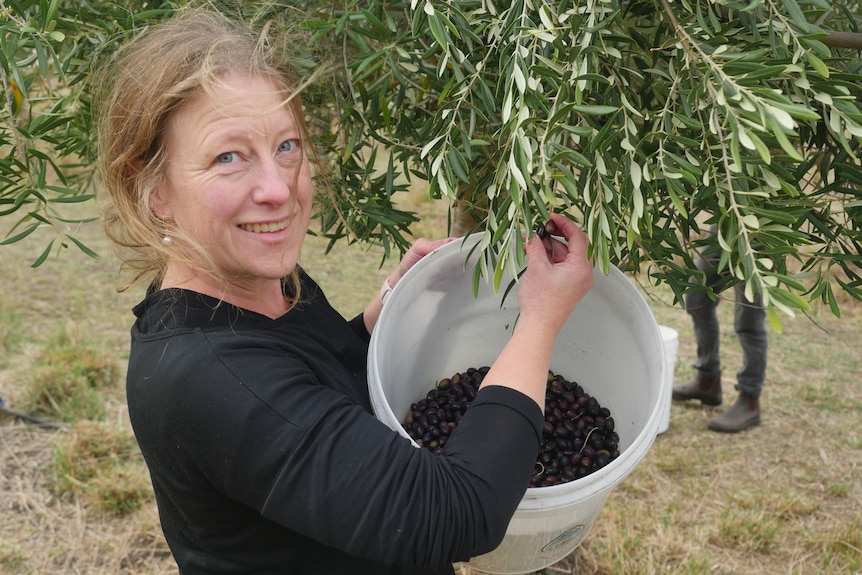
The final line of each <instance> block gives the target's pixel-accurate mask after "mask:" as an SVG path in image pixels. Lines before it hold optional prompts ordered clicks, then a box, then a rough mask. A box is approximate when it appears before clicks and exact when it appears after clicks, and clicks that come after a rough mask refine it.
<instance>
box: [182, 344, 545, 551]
mask: <svg viewBox="0 0 862 575" xmlns="http://www.w3.org/2000/svg"><path fill="white" fill-rule="evenodd" d="M254 364H255V365H256V366H258V368H260V366H267V365H272V366H275V365H277V366H278V367H277V369H273V370H271V371H270V372H269V373H268V374H267V375H266V376H265V377H263V379H262V380H261V379H260V377H261V376H262V375H264V374H266V371H267V370H266V369H263V370H262V371H261V370H260V369H258V370H257V373H256V374H255V377H256V378H258V379H256V380H255V384H254V386H249V385H244V384H242V382H243V381H248V380H247V379H246V378H245V377H244V376H243V375H240V374H236V373H231V374H230V376H228V374H225V373H222V374H221V376H217V377H220V378H221V379H223V380H230V381H233V382H234V383H233V384H232V385H228V386H226V387H225V390H224V391H223V396H222V397H221V399H220V400H219V401H218V402H217V403H214V402H212V401H210V402H208V403H207V405H206V406H205V407H206V409H205V413H198V414H194V415H192V414H189V417H188V420H189V421H192V422H197V425H201V426H205V427H206V429H199V430H198V433H197V434H196V435H197V436H199V437H213V436H218V437H220V438H221V440H220V441H217V442H216V441H210V442H208V443H207V446H208V448H207V449H198V450H197V452H196V453H197V454H198V455H197V457H198V462H197V464H198V465H199V466H200V467H201V468H202V469H203V470H205V473H207V474H208V475H209V476H210V477H211V478H212V480H213V482H214V483H215V484H216V487H217V488H218V489H219V490H221V491H223V492H224V493H226V494H228V495H229V496H230V497H231V498H234V499H236V500H238V501H241V502H243V503H244V504H246V505H248V506H250V507H252V508H254V509H256V510H258V511H259V513H261V514H262V515H263V516H265V517H267V518H268V519H270V520H272V521H274V522H277V523H279V524H282V525H284V526H286V527H288V528H290V529H292V530H294V531H296V532H298V533H301V534H303V535H306V536H308V537H311V538H313V539H315V540H317V541H320V542H322V543H324V544H326V545H329V546H332V547H335V548H338V549H341V550H344V551H345V552H347V553H349V554H351V555H355V556H358V557H362V558H366V559H371V560H374V561H379V562H382V563H385V564H403V565H415V566H420V567H432V568H436V567H442V566H445V565H447V564H451V563H452V562H455V561H464V560H467V559H469V558H470V557H472V556H475V555H478V554H481V553H485V552H488V551H490V550H492V549H494V548H495V547H496V546H497V545H499V542H500V541H501V540H502V537H503V535H504V534H505V530H506V527H507V526H508V523H509V520H510V518H511V515H512V514H513V513H514V511H515V508H516V507H517V505H518V503H519V501H520V499H521V497H522V496H523V494H524V492H525V490H526V488H527V485H528V483H529V478H530V474H531V473H532V469H533V466H534V462H535V458H536V454H537V453H538V449H539V437H540V426H541V421H542V415H541V411H540V410H539V408H538V406H536V405H535V404H534V403H533V402H532V401H531V400H529V398H527V397H526V396H524V395H522V394H521V393H519V392H517V391H515V390H512V389H509V388H504V387H489V388H487V389H483V390H482V391H481V392H480V393H479V394H478V395H477V398H476V400H475V401H474V404H473V405H472V407H471V408H470V410H468V412H467V414H466V415H465V417H464V418H463V419H462V421H461V423H460V425H459V427H458V428H457V430H456V432H455V433H453V435H452V439H450V441H449V442H448V443H447V445H446V449H445V451H444V454H443V456H434V455H432V454H431V453H430V452H429V451H427V450H423V449H417V448H415V447H413V446H412V445H411V444H410V442H409V441H407V440H406V439H405V438H403V437H401V436H400V435H399V434H397V433H395V432H393V431H392V430H390V429H389V428H388V427H386V426H385V425H384V424H383V423H381V422H379V421H378V420H377V419H376V418H375V417H374V416H373V415H371V414H369V413H368V412H366V411H365V410H364V409H362V408H361V407H359V406H357V405H356V404H354V403H353V402H351V401H349V400H348V399H347V398H346V397H344V396H343V395H341V394H339V393H337V392H335V391H333V390H331V389H329V388H328V387H326V386H324V385H321V384H320V383H319V382H318V381H316V380H315V377H314V375H313V374H312V373H310V372H309V371H307V370H306V369H303V367H302V366H301V365H300V364H298V363H294V364H291V365H289V366H288V365H285V362H284V361H280V362H278V363H276V362H270V361H267V359H266V358H260V359H259V360H257V361H255V362H254ZM223 367H224V366H222V368H223ZM220 369H221V368H220ZM225 369H226V368H225ZM263 390H266V394H264V393H263ZM273 390H276V391H273ZM198 407H204V406H198ZM215 422H218V423H215ZM214 425H217V428H214V427H213V426H214ZM187 449H189V450H195V449H196V447H195V446H187Z"/></svg>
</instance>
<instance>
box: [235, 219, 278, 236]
mask: <svg viewBox="0 0 862 575" xmlns="http://www.w3.org/2000/svg"><path fill="white" fill-rule="evenodd" d="M289 223H290V220H283V221H280V222H273V223H270V224H240V225H239V228H240V229H241V230H245V231H247V232H253V233H255V234H261V233H272V232H280V231H281V230H283V229H284V228H286V227H287V225H288V224H289Z"/></svg>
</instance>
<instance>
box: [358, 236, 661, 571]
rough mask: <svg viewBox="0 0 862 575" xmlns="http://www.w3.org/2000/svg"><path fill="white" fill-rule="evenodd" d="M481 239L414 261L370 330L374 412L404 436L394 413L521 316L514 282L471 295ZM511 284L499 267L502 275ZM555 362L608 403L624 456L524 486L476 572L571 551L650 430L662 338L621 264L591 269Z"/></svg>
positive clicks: (476, 357)
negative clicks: (573, 476) (571, 476)
mask: <svg viewBox="0 0 862 575" xmlns="http://www.w3.org/2000/svg"><path fill="white" fill-rule="evenodd" d="M478 239H479V238H478V235H474V236H470V237H469V238H467V239H466V240H465V241H464V244H463V245H462V242H461V241H455V242H451V243H449V244H446V245H445V246H443V247H442V248H440V249H438V250H436V251H435V252H433V253H431V254H429V255H427V256H426V257H425V258H423V259H422V260H421V261H420V262H419V263H418V264H416V265H415V266H414V267H413V268H411V269H410V271H409V272H408V273H407V274H405V275H404V277H403V278H402V279H401V280H400V281H399V282H398V284H397V286H396V287H395V289H394V290H393V291H392V293H391V294H390V296H389V299H388V301H387V303H386V305H385V306H384V308H383V311H382V312H381V314H380V317H379V319H378V321H377V325H376V327H375V329H374V332H373V334H372V337H371V344H370V349H369V354H368V376H369V389H370V397H371V404H372V407H373V408H374V411H375V414H376V415H377V417H378V418H379V419H380V420H381V421H383V422H385V423H386V424H387V425H388V426H389V427H391V428H392V429H393V430H396V431H398V432H399V433H401V434H402V435H403V436H405V437H408V436H407V433H406V432H405V431H404V430H403V429H402V427H401V422H402V420H403V419H404V417H405V416H406V414H407V412H408V410H409V408H410V404H411V403H412V402H414V401H416V400H418V399H420V398H421V397H424V396H425V395H426V393H427V392H428V390H430V389H431V388H432V387H433V386H434V384H435V382H436V381H438V380H439V379H441V378H442V377H446V376H448V375H451V374H452V373H455V372H457V371H463V370H464V369H466V368H468V367H479V366H481V365H490V364H491V363H493V361H494V359H495V358H496V357H497V354H498V353H499V352H500V350H501V349H502V348H503V346H504V344H505V343H506V342H507V341H508V339H509V337H510V336H511V330H512V327H513V326H514V324H515V321H516V320H517V315H518V299H517V298H518V293H517V286H515V287H514V288H513V289H512V290H511V292H510V293H509V294H508V295H507V296H506V298H505V300H504V301H503V293H504V291H505V289H501V290H500V291H499V292H495V291H494V290H493V287H492V286H491V285H490V284H488V283H487V282H484V281H482V282H480V285H479V293H478V295H477V296H476V297H474V296H473V291H472V269H473V263H474V262H475V261H476V257H477V255H476V254H474V255H473V256H472V257H471V258H470V260H469V262H468V261H465V260H466V258H467V254H468V253H469V252H470V248H471V247H473V246H474V245H475V244H476V242H477V241H478ZM508 282H509V277H506V278H504V279H503V283H502V284H501V285H502V286H503V287H505V286H507V285H508ZM501 301H502V305H501ZM551 369H552V370H553V371H554V372H556V373H560V374H561V375H563V376H565V377H567V378H568V379H571V380H573V381H577V382H578V383H580V384H581V385H582V386H583V387H584V388H585V389H586V390H587V391H588V392H589V393H590V394H592V395H594V396H595V397H596V399H598V401H599V402H600V403H601V404H602V405H603V406H605V407H607V408H608V409H610V410H611V412H612V414H613V416H614V419H615V422H616V431H617V433H618V434H619V436H620V443H619V446H620V456H619V457H618V458H617V459H615V460H614V461H612V462H611V463H609V464H608V465H607V466H605V467H604V468H602V469H600V470H598V471H596V472H594V473H592V474H590V475H588V476H586V477H583V478H581V479H577V480H575V481H572V482H569V483H564V484H562V485H554V486H551V487H537V488H531V489H528V490H527V492H526V494H525V495H524V497H523V499H522V501H521V503H520V504H519V505H518V508H517V510H516V511H515V515H514V516H513V518H512V520H511V522H510V523H509V527H508V530H507V532H506V536H505V538H504V540H503V542H502V543H501V545H500V546H499V547H498V548H497V549H495V550H494V551H492V552H490V553H487V554H485V555H481V556H479V557H475V558H473V559H472V560H471V561H470V562H469V565H470V566H471V567H472V568H474V569H476V570H478V571H483V572H485V573H493V574H514V573H529V572H532V571H537V570H539V569H543V568H545V567H547V566H549V565H552V564H554V563H556V562H557V561H560V560H561V559H563V558H564V557H566V556H567V555H569V554H570V553H571V552H572V551H573V550H574V549H575V548H576V547H577V546H578V545H579V544H580V542H581V540H582V539H583V538H584V536H585V535H586V534H587V533H588V532H589V530H590V528H591V527H592V525H593V522H594V521H595V519H596V516H597V515H598V514H599V511H600V510H601V508H602V506H603V505H604V502H605V500H606V499H607V497H608V495H609V494H610V492H611V490H612V489H613V488H614V487H615V486H616V485H617V484H618V483H619V482H620V481H622V480H623V479H624V478H625V477H626V476H628V474H629V473H630V472H631V471H632V470H633V469H634V467H635V465H636V464H637V463H638V462H640V461H641V459H642V458H643V457H644V456H645V455H646V453H647V451H648V450H649V448H650V446H651V445H652V443H653V441H654V439H655V437H656V430H657V429H658V422H659V417H660V403H661V400H662V399H663V397H664V391H663V383H664V379H665V362H664V357H663V353H662V342H661V336H660V334H659V329H658V324H657V323H656V321H655V318H654V316H653V314H652V312H651V310H650V309H649V307H648V306H647V304H646V302H645V301H644V299H643V297H642V296H641V295H640V293H639V292H638V291H637V289H635V287H634V286H633V285H632V283H631V282H630V281H629V280H628V279H627V278H626V277H625V276H624V275H623V274H622V273H621V272H620V271H619V270H618V269H616V268H612V269H611V271H610V273H609V274H608V275H604V274H603V273H601V272H600V271H596V272H595V281H594V284H593V288H592V290H590V292H589V293H588V294H587V295H586V296H585V297H584V299H583V300H582V301H581V302H580V303H579V304H578V307H577V308H576V310H575V312H574V313H573V314H572V316H571V317H570V318H569V320H568V322H567V323H566V325H565V327H564V328H563V331H562V332H561V334H560V336H559V337H558V338H557V342H556V346H555V348H554V352H553V357H552V360H551ZM406 374H409V376H410V377H409V378H405V377H404V376H405V375H406ZM414 445H415V443H414ZM441 528H442V527H441Z"/></svg>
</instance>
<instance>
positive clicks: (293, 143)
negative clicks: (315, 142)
mask: <svg viewBox="0 0 862 575" xmlns="http://www.w3.org/2000/svg"><path fill="white" fill-rule="evenodd" d="M298 147H299V140H285V141H283V142H282V143H281V145H280V146H279V147H278V151H279V152H292V151H293V150H295V149H296V148H298Z"/></svg>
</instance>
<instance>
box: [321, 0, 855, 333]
mask: <svg viewBox="0 0 862 575" xmlns="http://www.w3.org/2000/svg"><path fill="white" fill-rule="evenodd" d="M860 23H862V16H860V5H859V3H858V0H848V1H845V2H843V3H842V2H835V3H829V2H826V1H823V0H813V1H809V2H798V1H797V0H745V1H739V2H738V1H735V0H722V1H710V0H699V1H698V0H681V1H680V0H678V1H675V2H671V1H670V0H625V1H621V0H557V1H553V2H552V1H539V0H506V1H505V2H503V1H499V0H460V1H449V2H442V1H433V0H404V1H402V2H398V1H390V2H347V3H343V4H342V5H340V6H339V7H337V8H332V9H330V10H329V11H327V12H325V13H318V15H317V16H316V17H314V18H312V19H310V20H308V21H307V25H308V26H309V27H311V28H314V29H315V30H316V32H317V37H318V39H320V40H321V41H323V40H324V39H328V41H329V43H330V44H329V45H330V46H331V48H332V50H333V52H334V53H335V58H334V61H335V62H336V63H339V64H340V66H339V67H340V73H341V74H342V77H341V78H340V82H336V83H334V84H333V86H332V87H333V96H334V97H333V98H332V102H334V104H335V106H336V110H337V130H336V132H337V134H338V138H337V139H335V140H333V144H332V151H333V152H334V153H335V154H337V158H338V162H337V167H338V168H340V170H341V176H342V181H343V182H346V183H347V188H348V189H349V193H347V194H345V195H344V196H343V201H342V205H341V206H340V207H339V210H340V212H341V213H342V214H344V215H345V217H344V222H346V223H343V224H337V223H336V224H335V228H334V230H333V232H334V235H333V237H338V236H339V234H347V233H348V232H349V231H350V229H351V228H352V229H353V232H354V233H357V234H358V235H359V236H360V237H362V238H371V237H375V236H377V237H382V238H384V239H386V238H387V237H388V238H389V239H390V240H391V241H392V242H393V243H396V244H397V243H399V242H400V237H399V236H398V235H397V233H396V231H395V230H397V229H399V226H398V222H399V221H401V220H405V219H406V217H407V214H400V213H398V212H396V211H395V210H393V209H391V205H390V202H391V201H392V195H393V193H395V192H398V191H399V187H398V186H399V184H398V182H402V181H403V176H407V177H409V178H420V179H422V180H427V181H428V182H429V185H430V193H431V194H432V195H433V196H434V197H442V198H449V199H450V200H451V201H452V205H453V206H454V209H455V210H456V211H462V212H465V213H466V214H467V215H469V216H471V217H470V218H469V220H468V221H470V222H472V224H471V225H472V228H471V227H470V226H468V227H466V228H464V227H462V228H460V229H459V230H458V231H459V232H460V231H464V230H469V229H472V231H477V232H480V233H482V234H483V236H482V242H481V246H482V248H483V250H484V253H485V259H484V265H480V266H478V267H477V268H476V270H475V274H476V277H477V278H478V277H479V276H480V275H482V274H487V275H488V276H493V279H494V281H496V282H499V278H500V277H501V274H502V271H503V270H504V269H506V268H510V269H511V270H513V271H515V270H517V269H519V268H520V266H521V264H522V262H521V261H520V257H519V256H520V255H521V254H522V253H523V252H522V250H521V249H520V244H521V242H522V232H524V231H525V230H527V231H528V233H529V230H532V229H534V228H535V226H536V225H537V223H540V222H542V221H544V220H545V219H546V218H547V216H548V213H549V212H551V211H554V212H562V213H565V214H567V215H569V216H570V217H572V218H573V219H575V220H577V221H579V222H580V223H581V224H582V225H583V226H584V228H585V229H586V230H587V232H588V235H589V237H590V252H591V255H592V256H593V257H594V258H595V260H596V261H597V262H598V263H599V264H600V266H601V267H602V268H604V269H607V268H608V266H609V264H611V263H613V264H616V265H618V266H619V267H621V268H622V269H625V270H631V271H637V272H644V273H643V275H644V276H645V277H648V278H649V280H650V281H651V282H654V283H665V284H667V285H669V286H670V287H671V288H672V289H673V291H674V293H675V294H676V296H677V297H678V298H680V299H681V297H682V295H683V293H685V292H686V291H688V290H691V289H697V288H696V287H695V284H696V283H697V282H696V281H695V282H694V283H692V282H691V280H690V278H692V277H694V278H698V276H699V275H701V272H699V271H698V270H697V268H696V264H695V259H694V254H695V250H696V249H700V248H704V247H707V246H709V245H713V244H715V245H716V247H717V248H718V249H719V250H720V253H721V257H720V266H721V267H722V268H723V269H724V270H726V271H727V272H728V283H729V284H732V283H737V282H744V284H745V289H746V291H747V293H748V294H749V295H754V294H755V293H757V294H762V296H763V299H764V302H765V303H766V305H767V307H768V310H769V314H770V318H771V319H772V321H773V324H774V325H775V326H776V327H780V319H779V316H778V314H777V313H776V312H779V311H783V312H787V313H790V314H792V313H793V312H794V311H799V310H806V309H808V305H809V302H810V301H811V300H817V299H820V300H822V301H824V302H827V303H828V304H829V305H830V306H831V307H832V310H833V311H834V313H836V314H838V313H839V307H838V303H837V300H836V297H835V291H836V289H840V288H843V289H844V290H846V291H847V292H848V293H849V294H850V295H852V296H853V297H855V298H857V299H858V298H860V297H862V289H860V275H859V273H860V268H859V263H860V261H862V256H860V250H859V247H860V239H862V237H860V231H862V229H860V226H862V217H860V214H862V201H860V200H862V197H860V192H862V166H860V159H859V148H860V143H862V103H860V94H862V70H860V68H862V64H860V61H859V49H860V48H862V41H860V38H862V37H860V36H859V35H858V26H859V25H860ZM381 158H383V160H381ZM369 206H370V207H371V208H372V209H371V210H369V209H367V207H369ZM376 209H380V210H381V212H380V213H377V212H375V210H376ZM393 213H397V214H398V216H399V218H401V219H400V220H399V219H396V218H394V217H392V214H393ZM453 221H454V218H453ZM333 222H334V220H333ZM712 225H714V226H715V228H716V230H717V233H715V234H714V235H710V234H707V233H704V232H705V231H706V229H707V228H708V227H709V226H712ZM513 247H514V249H512V248H513Z"/></svg>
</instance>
